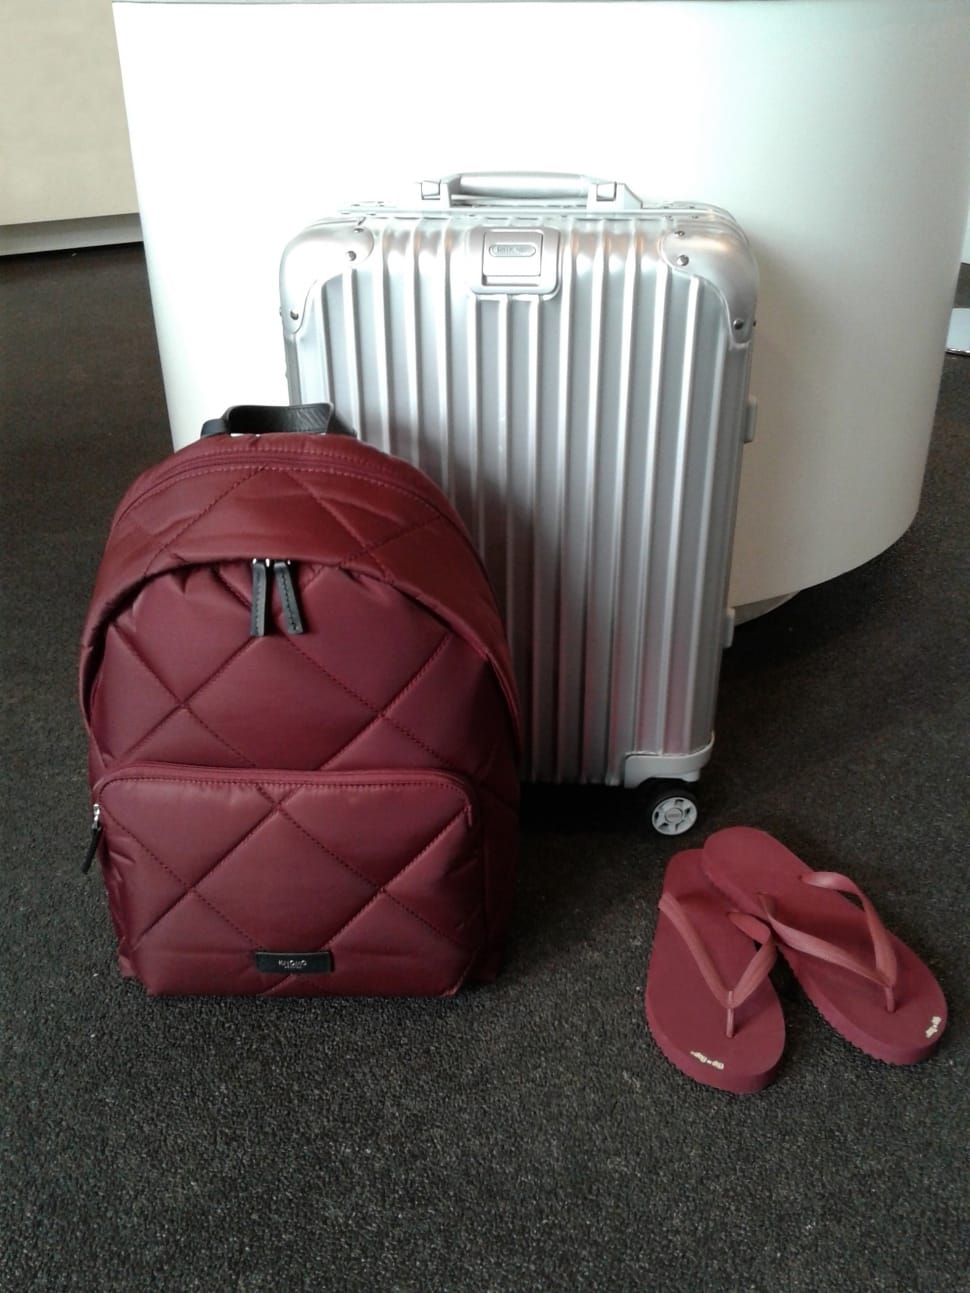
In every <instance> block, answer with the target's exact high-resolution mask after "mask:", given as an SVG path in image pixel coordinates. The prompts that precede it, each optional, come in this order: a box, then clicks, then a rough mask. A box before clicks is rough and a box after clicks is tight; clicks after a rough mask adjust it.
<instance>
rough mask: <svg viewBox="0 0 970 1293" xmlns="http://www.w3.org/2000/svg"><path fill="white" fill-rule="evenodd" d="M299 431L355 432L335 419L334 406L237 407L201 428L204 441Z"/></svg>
mask: <svg viewBox="0 0 970 1293" xmlns="http://www.w3.org/2000/svg"><path fill="white" fill-rule="evenodd" d="M280 431H297V432H301V433H302V434H304V435H306V434H311V435H349V436H352V435H353V434H354V433H353V431H351V430H349V429H348V428H347V427H345V426H343V425H342V423H341V422H339V421H338V420H337V418H335V417H334V412H333V405H332V404H289V405H275V404H236V405H234V406H233V407H232V408H231V409H226V411H225V413H223V415H222V417H221V418H212V419H211V420H210V421H208V422H205V423H203V425H202V438H203V439H204V438H205V437H206V436H211V435H269V434H275V433H277V432H280Z"/></svg>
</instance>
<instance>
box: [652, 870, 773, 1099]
mask: <svg viewBox="0 0 970 1293" xmlns="http://www.w3.org/2000/svg"><path fill="white" fill-rule="evenodd" d="M700 863H701V853H700V851H699V850H688V851H686V852H683V853H678V854H677V855H676V856H675V857H673V858H672V859H671V861H670V863H669V865H668V867H667V870H666V873H665V875H664V892H665V893H667V894H670V895H672V896H673V897H674V898H675V899H676V900H677V902H678V903H679V904H680V907H681V908H682V910H683V912H684V914H685V915H686V917H687V918H688V920H689V921H690V924H691V926H692V927H693V929H694V931H695V932H696V934H697V936H698V937H699V939H700V940H701V942H702V943H703V945H704V948H705V950H706V952H707V954H708V955H709V956H710V959H711V961H712V962H713V964H714V966H715V967H716V970H717V972H718V974H719V976H720V978H721V979H722V980H723V982H724V984H726V985H728V986H731V985H734V984H736V983H737V982H738V980H739V979H740V978H741V976H742V975H743V974H744V972H745V970H746V968H747V967H748V966H749V964H750V963H751V960H752V957H753V955H754V953H755V950H756V948H755V944H754V943H753V942H752V940H751V939H749V938H748V937H746V935H744V934H743V933H741V932H740V931H739V930H738V929H736V928H735V927H734V926H733V925H732V924H731V922H730V921H729V919H728V917H727V909H726V905H725V903H724V900H723V898H721V896H720V895H719V894H718V893H717V892H716V890H715V889H714V888H713V887H712V886H711V885H710V884H709V883H708V882H707V881H706V880H705V878H704V875H703V872H702V870H701V865H700ZM645 1010H646V1018H647V1024H648V1026H649V1028H650V1032H651V1033H652V1035H653V1037H654V1040H655V1041H656V1043H657V1045H658V1046H659V1047H660V1050H661V1051H662V1052H663V1054H664V1055H665V1056H666V1057H667V1059H668V1060H669V1061H670V1062H671V1063H672V1064H674V1065H675V1066H676V1067H677V1068H678V1069H680V1070H681V1072H682V1073H686V1074H687V1076H688V1077H691V1078H693V1079H694V1080H695V1081H697V1082H701V1083H703V1084H704V1085H705V1086H710V1087H714V1088H716V1089H717V1090H720V1091H730V1092H732V1093H733V1094H735V1095H746V1094H750V1093H752V1092H755V1091H760V1090H762V1089H763V1088H764V1087H765V1086H767V1085H768V1083H769V1082H771V1080H772V1079H773V1077H774V1076H775V1072H776V1070H777V1068H778V1064H779V1061H780V1059H781V1054H782V1050H783V1048H784V1044H785V1021H784V1017H783V1015H782V1011H781V1005H780V1003H779V1001H778V998H777V996H776V995H775V991H774V989H773V988H772V986H771V984H770V983H769V982H768V981H767V980H765V981H764V982H762V983H761V984H760V985H759V986H758V987H757V988H756V989H755V991H754V992H753V993H752V994H751V995H750V996H749V997H748V998H747V1000H746V1001H744V1003H743V1004H742V1005H741V1006H739V1007H738V1008H737V1010H736V1013H735V1029H734V1035H733V1036H732V1037H728V1036H727V1011H726V1009H725V1007H724V1006H723V1005H721V1004H720V1002H719V1001H718V1000H717V999H716V997H715V996H714V995H713V993H712V991H711V989H710V988H709V986H708V984H707V982H706V981H705V979H704V976H703V974H702V973H701V970H700V968H699V966H698V964H697V961H696V960H695V958H694V956H693V955H692V953H691V951H690V949H689V948H688V946H687V944H686V943H685V942H684V939H683V937H682V936H681V934H680V932H679V931H678V930H677V929H676V928H675V926H674V924H673V923H672V922H671V920H670V919H669V918H668V917H667V916H666V915H665V914H664V913H663V912H662V911H661V912H660V914H659V915H658V918H657V931H656V934H655V936H654V941H653V947H652V949H651V953H650V962H649V966H648V970H647V984H646V992H645Z"/></svg>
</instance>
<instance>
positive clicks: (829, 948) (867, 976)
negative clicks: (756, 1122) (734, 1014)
mask: <svg viewBox="0 0 970 1293" xmlns="http://www.w3.org/2000/svg"><path fill="white" fill-rule="evenodd" d="M703 858H704V862H703V867H704V872H705V874H706V875H707V878H708V879H709V880H710V881H711V883H712V884H714V885H716V886H717V888H718V889H719V890H720V891H721V892H722V893H723V894H724V895H725V897H726V898H727V900H728V901H729V902H731V903H733V904H735V905H736V906H737V907H739V908H740V909H741V910H742V911H745V912H747V913H748V914H749V915H751V916H757V917H758V918H760V919H761V920H764V921H766V922H767V923H768V924H769V925H770V926H771V929H772V930H773V931H774V935H775V938H776V939H777V941H778V945H779V947H780V949H781V953H782V955H783V956H784V957H785V959H786V960H787V962H788V964H789V965H790V966H791V968H792V970H793V972H794V974H795V977H796V978H797V980H798V982H799V983H800V984H801V986H802V987H803V988H804V990H805V992H806V994H807V995H808V997H809V999H810V1000H811V1001H812V1003H813V1004H814V1005H815V1007H816V1008H817V1009H818V1010H819V1012H820V1013H821V1014H822V1015H823V1016H824V1018H825V1019H827V1020H828V1022H829V1023H830V1024H831V1025H832V1027H833V1028H834V1029H835V1030H836V1031H837V1032H839V1033H841V1034H842V1036H843V1037H845V1038H846V1039H847V1040H848V1041H850V1042H852V1043H853V1045H855V1046H858V1047H859V1049H860V1050H862V1051H865V1052H866V1054H867V1055H872V1056H873V1057H874V1058H875V1059H879V1060H885V1061H886V1062H887V1063H889V1064H915V1063H916V1062H917V1061H918V1060H922V1059H925V1058H926V1056H927V1055H929V1054H930V1052H931V1051H932V1050H933V1048H934V1047H935V1046H936V1044H937V1042H938V1041H939V1040H940V1037H941V1036H942V1033H943V1030H944V1028H945V1027H946V1002H945V1000H944V999H943V992H942V990H941V988H940V985H939V984H938V983H937V981H936V979H935V978H934V977H933V974H932V972H931V971H930V970H929V969H928V968H927V967H926V966H925V965H924V964H923V962H922V961H921V960H920V959H919V957H918V956H917V955H916V953H915V952H913V951H912V950H911V949H910V948H909V947H907V946H906V944H905V943H903V942H901V941H900V940H899V939H898V938H896V937H895V935H893V934H891V933H889V931H888V930H887V929H886V927H885V926H884V925H883V923H882V921H881V920H880V919H879V916H878V915H877V913H876V910H875V908H874V907H873V905H872V903H871V902H870V901H869V899H868V898H867V897H866V896H865V895H864V894H863V893H862V891H861V889H859V888H858V886H857V885H855V884H854V883H853V882H852V881H851V880H850V879H848V878H847V877H846V876H844V875H839V874H837V873H836V872H834V871H813V870H812V869H811V868H810V867H808V866H806V865H805V863H804V862H802V861H801V860H800V859H799V858H797V857H796V856H795V854H794V853H792V852H790V851H789V850H788V849H787V848H785V846H784V845H783V844H781V843H779V841H778V840H776V839H774V838H773V836H771V835H767V834H766V833H765V832H764V831H759V830H755V829H754V828H752V827H750V826H732V827H729V828H728V829H727V830H723V831H718V832H717V833H716V834H715V835H712V836H711V837H710V839H709V840H708V841H707V843H706V844H705V845H704V849H703ZM846 894H851V895H853V897H855V898H857V899H858V900H859V902H860V903H861V904H862V905H861V907H859V906H856V904H855V903H854V902H851V901H850V900H849V898H847V897H846V896H845V895H846Z"/></svg>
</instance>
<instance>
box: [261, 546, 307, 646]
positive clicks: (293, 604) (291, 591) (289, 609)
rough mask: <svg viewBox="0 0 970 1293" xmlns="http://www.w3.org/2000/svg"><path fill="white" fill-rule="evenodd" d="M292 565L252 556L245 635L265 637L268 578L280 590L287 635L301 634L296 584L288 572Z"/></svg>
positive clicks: (267, 609)
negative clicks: (249, 596) (250, 586)
mask: <svg viewBox="0 0 970 1293" xmlns="http://www.w3.org/2000/svg"><path fill="white" fill-rule="evenodd" d="M292 564H293V563H292V562H291V561H287V560H284V559H283V558H275V559H274V558H273V557H253V560H252V569H253V596H252V609H251V612H250V616H249V636H250V637H253V638H261V637H265V636H266V633H267V631H268V627H269V585H270V578H271V577H272V578H273V579H274V580H275V581H276V586H277V588H278V589H279V590H280V604H281V606H282V608H283V624H284V626H285V627H286V631H287V633H302V632H303V617H302V615H301V614H300V600H299V598H298V596H297V592H296V583H295V581H294V579H293V574H292V571H291V567H292Z"/></svg>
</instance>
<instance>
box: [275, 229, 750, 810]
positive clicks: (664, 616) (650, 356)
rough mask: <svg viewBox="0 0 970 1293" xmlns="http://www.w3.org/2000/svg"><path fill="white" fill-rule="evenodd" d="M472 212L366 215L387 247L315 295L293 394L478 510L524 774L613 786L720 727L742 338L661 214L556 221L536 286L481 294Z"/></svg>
mask: <svg viewBox="0 0 970 1293" xmlns="http://www.w3.org/2000/svg"><path fill="white" fill-rule="evenodd" d="M473 223H475V221H474V218H473V217H460V216H458V217H453V218H452V219H450V220H448V221H443V220H440V219H438V220H435V219H421V220H376V221H374V231H375V238H376V245H375V249H374V253H373V255H371V256H369V257H368V258H366V260H365V261H364V262H363V263H362V264H361V265H360V266H359V267H356V268H355V269H354V270H353V271H352V272H349V273H344V274H342V275H339V276H338V277H335V278H331V279H330V280H328V281H327V282H325V283H324V284H322V286H321V287H319V288H318V289H317V290H316V291H314V292H312V293H311V295H310V298H309V300H308V302H307V310H308V315H307V319H306V320H305V321H304V324H303V326H302V328H301V329H300V332H299V333H298V335H297V336H296V338H295V339H294V341H293V342H292V343H291V346H292V347H293V348H294V349H295V359H296V362H295V365H294V364H292V363H291V374H290V375H291V395H292V396H293V397H294V398H299V399H301V400H312V399H325V400H330V401H332V402H333V403H334V405H335V407H336V410H337V412H338V414H339V415H340V416H341V417H342V418H344V420H346V421H348V422H349V423H350V424H351V425H352V426H354V428H355V429H357V430H358V431H359V432H360V434H361V435H362V437H363V438H364V439H365V440H367V441H370V442H371V443H374V444H377V445H379V446H380V447H381V448H383V449H385V450H388V451H389V452H391V453H394V454H399V455H400V456H402V457H405V458H407V459H409V460H410V461H412V462H414V463H415V464H416V465H418V466H419V467H421V468H422V469H423V470H425V471H426V472H427V473H428V474H429V475H430V476H431V477H432V478H433V479H435V480H436V481H437V482H438V483H439V484H440V485H441V486H442V488H443V489H444V490H445V492H446V493H447V494H448V496H449V497H450V498H451V500H452V502H453V503H454V504H455V506H456V508H457V510H458V511H459V513H460V514H461V515H462V517H463V518H464V520H465V522H466V524H467V525H468V527H469V530H470V531H471V533H472V536H473V538H474V540H475V542H476V544H477V546H478V548H479V550H480V552H481V553H482V555H483V556H484V558H485V561H486V565H487V567H488V570H489V573H490V576H491V578H492V581H493V584H494V586H495V590H496V594H497V597H498V601H499V605H500V606H501V607H502V610H503V614H504V616H505V620H506V626H507V630H508V633H509V638H510V643H511V648H512V656H513V661H514V665H515V670H516V676H517V679H518V683H519V688H520V693H521V702H522V709H523V714H524V717H525V722H526V729H527V730H526V751H527V755H526V758H527V766H526V768H525V772H526V775H528V776H529V777H530V778H531V779H534V780H553V781H592V782H607V783H611V784H617V783H620V782H622V780H623V764H624V760H625V758H626V756H627V755H628V754H630V753H633V752H637V753H648V754H655V755H671V756H678V755H685V754H691V753H694V752H697V751H699V750H702V749H704V747H705V746H707V745H708V743H709V742H710V740H711V735H712V730H711V729H712V724H713V712H714V705H715V699H716V690H717V678H718V671H719V664H720V652H721V644H722V632H723V630H722V620H723V616H724V610H725V608H724V596H725V593H726V584H727V572H728V562H729V557H730V546H731V538H732V533H733V521H734V500H735V498H736V491H737V476H738V469H739V463H740V447H741V446H740V441H741V409H742V407H743V400H744V393H745V389H746V382H747V364H748V353H747V349H746V348H739V347H735V346H733V344H732V338H731V328H730V319H729V316H728V314H727V311H726V309H725V306H724V302H723V301H722V299H721V298H720V296H719V294H718V293H717V292H716V291H715V290H714V289H713V288H712V287H711V286H710V285H709V284H707V283H706V282H705V281H704V280H702V279H700V278H695V277H691V276H689V275H687V274H681V273H677V272H676V271H674V270H671V269H670V268H669V267H668V266H667V264H666V263H665V261H664V260H662V259H659V258H658V256H657V246H656V236H657V232H658V229H657V227H656V226H654V227H653V229H651V228H650V227H649V226H645V224H644V222H643V221H637V220H634V219H621V218H619V217H614V218H612V219H610V220H609V221H603V220H596V219H592V218H585V219H581V220H576V219H567V218H563V219H562V220H561V221H560V222H559V224H558V225H557V227H558V228H560V239H561V241H560V251H559V259H560V274H559V286H558V290H557V291H556V293H555V294H554V295H552V296H550V297H547V298H544V299H543V298H540V297H538V296H535V295H531V296H530V295H521V296H516V295H508V294H507V295H496V296H482V295H475V294H473V293H472V292H471V291H470V290H469V288H468V276H469V270H468V265H467V263H466V259H465V247H464V241H463V236H464V232H465V229H466V228H467V227H469V226H470V225H471V224H473ZM509 223H512V222H509ZM525 223H526V222H523V224H525ZM533 227H534V226H533ZM292 357H293V356H292V352H291V359H292ZM294 367H295V370H296V374H295V375H296V381H295V382H294V381H293V378H294V372H293V368H294Z"/></svg>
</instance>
